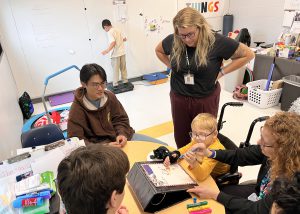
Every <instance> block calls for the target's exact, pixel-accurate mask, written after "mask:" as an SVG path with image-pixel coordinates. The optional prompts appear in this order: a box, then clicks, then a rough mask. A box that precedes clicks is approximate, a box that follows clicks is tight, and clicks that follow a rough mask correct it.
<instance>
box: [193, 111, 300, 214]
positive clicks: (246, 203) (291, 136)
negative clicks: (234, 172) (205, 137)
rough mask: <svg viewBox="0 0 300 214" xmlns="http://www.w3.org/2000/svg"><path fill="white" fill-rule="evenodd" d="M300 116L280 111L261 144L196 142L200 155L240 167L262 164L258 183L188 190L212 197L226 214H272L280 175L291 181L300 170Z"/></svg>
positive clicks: (266, 128) (267, 126)
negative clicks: (217, 146) (215, 146)
mask: <svg viewBox="0 0 300 214" xmlns="http://www.w3.org/2000/svg"><path fill="white" fill-rule="evenodd" d="M299 127H300V115H298V114H296V113H291V112H279V113H277V114H275V115H274V116H273V117H271V118H269V119H268V120H267V121H266V122H265V124H264V126H263V127H262V128H261V137H260V139H259V140H258V142H257V145H251V146H249V147H246V148H241V149H237V150H212V149H210V148H207V146H206V145H205V144H203V143H202V144H201V143H200V144H199V143H198V144H195V145H194V146H193V147H192V149H196V148H197V150H196V154H197V155H199V156H204V157H208V158H211V159H214V160H218V161H220V162H223V163H227V164H230V165H232V164H237V165H238V166H250V165H261V167H260V170H259V173H258V176H257V182H256V184H255V185H228V186H225V188H222V189H221V191H219V190H212V189H209V188H207V187H205V186H202V185H199V186H197V187H194V188H193V189H189V190H188V192H193V193H196V194H197V195H199V197H200V198H212V199H215V200H217V201H218V202H219V203H222V204H223V205H224V206H225V209H226V213H243V214H245V213H262V214H268V213H269V211H270V209H271V206H272V203H273V198H272V195H271V194H270V190H271V189H272V185H273V182H274V180H275V179H276V178H278V177H281V178H285V179H287V180H288V181H291V179H292V178H293V175H294V174H295V173H296V172H297V171H299V170H300V141H299V139H300V129H299Z"/></svg>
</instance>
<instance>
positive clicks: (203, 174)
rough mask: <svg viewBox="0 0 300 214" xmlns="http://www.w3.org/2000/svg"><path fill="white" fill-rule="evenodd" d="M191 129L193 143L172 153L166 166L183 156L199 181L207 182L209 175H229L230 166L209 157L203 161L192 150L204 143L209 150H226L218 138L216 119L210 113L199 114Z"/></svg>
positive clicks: (166, 160) (166, 159)
mask: <svg viewBox="0 0 300 214" xmlns="http://www.w3.org/2000/svg"><path fill="white" fill-rule="evenodd" d="M191 128H192V131H191V132H190V133H189V134H190V137H191V139H192V141H191V142H190V143H189V144H187V145H186V146H184V147H182V148H180V149H178V150H176V151H173V152H171V153H170V155H169V156H167V157H166V158H165V160H164V165H165V166H166V167H169V165H170V163H175V162H176V161H178V159H179V157H180V156H181V155H183V158H184V159H185V160H186V161H187V162H188V163H189V167H188V170H190V171H191V172H192V174H193V175H194V176H195V178H196V179H197V180H198V181H203V180H205V179H206V178H207V177H208V176H209V175H211V176H212V177H213V178H216V177H217V176H219V175H223V174H225V173H227V172H228V171H229V168H230V167H229V165H227V164H224V163H221V162H219V161H217V160H214V159H211V158H207V157H204V158H203V159H202V157H198V156H196V153H195V152H194V151H192V150H191V148H192V147H193V146H194V145H195V144H197V143H204V144H205V145H206V147H207V148H209V149H215V150H216V149H221V150H224V149H225V148H224V146H223V145H222V144H221V143H220V141H219V139H218V138H217V135H218V131H217V120H216V118H215V117H214V116H213V115H211V114H209V113H201V114H198V115H197V116H196V117H195V118H194V120H193V121H192V124H191ZM180 160H181V159H179V161H180Z"/></svg>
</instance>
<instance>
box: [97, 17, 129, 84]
mask: <svg viewBox="0 0 300 214" xmlns="http://www.w3.org/2000/svg"><path fill="white" fill-rule="evenodd" d="M102 28H103V29H104V30H105V31H106V32H107V34H108V41H109V46H108V48H107V49H105V50H104V51H102V52H101V53H102V55H106V54H108V53H109V52H111V65H112V68H113V72H114V74H113V87H114V88H117V87H118V81H119V71H121V77H122V81H123V83H124V84H127V83H128V79H127V69H126V60H125V45H124V42H125V41H126V40H127V39H126V37H124V36H123V35H122V32H121V31H120V30H119V29H117V28H115V27H113V26H112V25H111V22H110V21H109V20H108V19H104V20H103V21H102Z"/></svg>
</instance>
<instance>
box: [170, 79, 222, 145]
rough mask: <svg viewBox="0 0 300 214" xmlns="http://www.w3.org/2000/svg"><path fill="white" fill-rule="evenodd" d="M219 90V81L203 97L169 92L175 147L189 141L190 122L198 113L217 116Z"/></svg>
mask: <svg viewBox="0 0 300 214" xmlns="http://www.w3.org/2000/svg"><path fill="white" fill-rule="evenodd" d="M220 92H221V87H220V84H219V82H218V83H217V84H216V89H215V90H214V92H213V93H212V94H210V95H209V96H207V97H203V98H196V97H186V96H182V95H179V94H176V93H174V92H172V91H171V92H170V100H171V109H172V117H173V124H174V137H175V142H176V145H177V148H181V147H183V146H185V145H186V144H188V143H189V142H190V137H189V132H190V131H191V123H192V120H193V119H194V118H195V117H196V116H197V115H198V114H199V113H210V114H212V115H214V116H215V117H217V114H218V109H219V101H220Z"/></svg>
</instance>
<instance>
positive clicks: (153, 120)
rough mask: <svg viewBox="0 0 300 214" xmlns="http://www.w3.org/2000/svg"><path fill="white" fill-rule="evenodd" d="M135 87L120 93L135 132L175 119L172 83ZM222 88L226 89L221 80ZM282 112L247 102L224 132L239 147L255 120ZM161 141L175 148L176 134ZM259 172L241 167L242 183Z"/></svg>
mask: <svg viewBox="0 0 300 214" xmlns="http://www.w3.org/2000/svg"><path fill="white" fill-rule="evenodd" d="M133 84H134V86H135V88H134V90H133V91H131V92H126V93H121V94H117V97H118V99H119V100H120V101H121V103H122V104H123V106H124V108H125V110H126V112H127V113H128V116H129V119H130V123H131V126H132V127H133V128H134V129H135V130H136V131H139V130H143V129H146V128H149V127H152V126H156V125H159V124H162V123H166V122H169V121H171V120H172V117H171V107H170V100H169V91H170V85H169V82H167V83H164V84H160V85H154V86H153V85H149V84H147V83H145V82H134V83H133ZM221 86H223V82H222V81H221ZM226 102H236V100H234V99H233V98H232V93H229V92H227V91H226V90H222V92H221V99H220V106H222V105H223V104H224V103H226ZM67 105H70V104H67ZM48 106H50V105H48ZM34 107H35V113H36V114H38V113H41V112H44V108H43V105H42V104H41V103H39V104H35V106H34ZM220 109H221V108H220ZM279 110H280V109H279V107H278V106H277V107H273V108H269V109H259V108H257V107H255V106H252V105H251V104H249V103H247V102H244V106H243V107H230V106H229V107H226V109H225V114H224V118H223V120H226V121H227V122H226V123H225V124H224V127H223V129H222V130H221V133H223V134H224V135H226V136H227V137H229V138H230V139H231V140H233V141H234V142H235V143H236V144H237V145H239V143H240V142H243V141H245V140H246V137H247V132H248V129H249V127H250V124H251V123H252V121H253V120H254V119H256V118H258V117H261V116H272V115H273V114H274V113H275V112H277V111H279ZM261 125H262V123H261V124H256V126H255V128H254V131H253V134H252V137H251V141H250V143H251V144H256V140H257V139H258V138H259V127H260V126H261ZM159 139H160V140H162V141H164V142H166V143H167V144H169V145H170V146H173V147H175V141H174V137H173V133H169V134H166V135H163V136H161V137H159ZM258 169H259V167H258V166H252V167H240V169H239V171H241V172H242V173H243V178H242V181H244V180H249V179H255V178H256V176H257V172H258Z"/></svg>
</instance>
